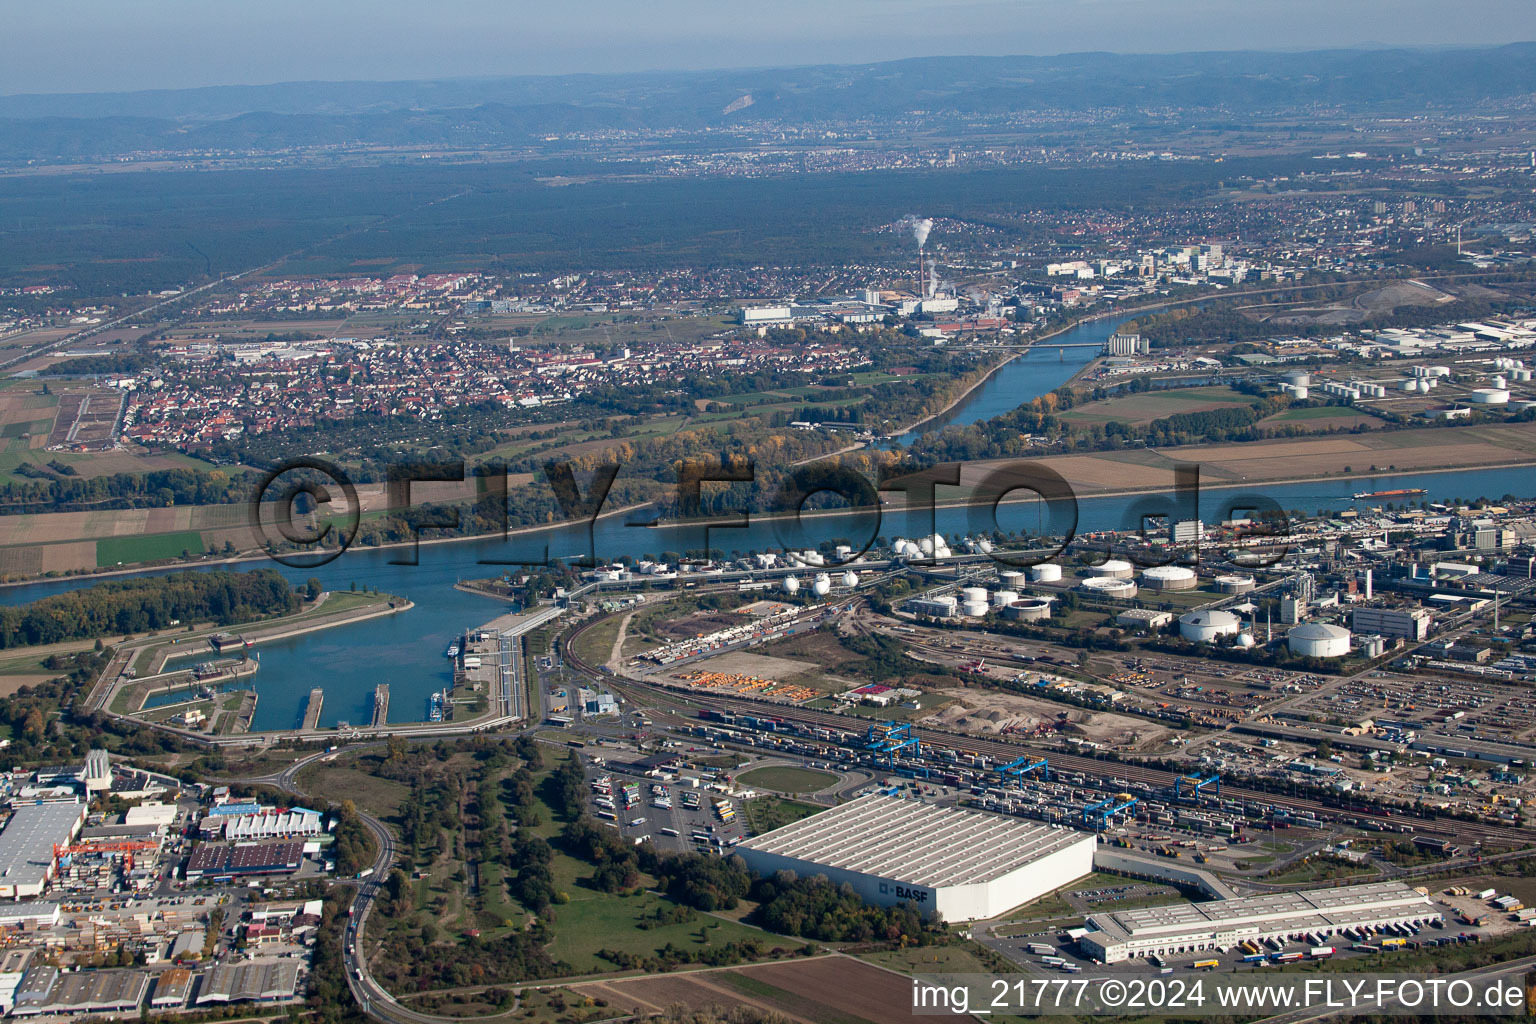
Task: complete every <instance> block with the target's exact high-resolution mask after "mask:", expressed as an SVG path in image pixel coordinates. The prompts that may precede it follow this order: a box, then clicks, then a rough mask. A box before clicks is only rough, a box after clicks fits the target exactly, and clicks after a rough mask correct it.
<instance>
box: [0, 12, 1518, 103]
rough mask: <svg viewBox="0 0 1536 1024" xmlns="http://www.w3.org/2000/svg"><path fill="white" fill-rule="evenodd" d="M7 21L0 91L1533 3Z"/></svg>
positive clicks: (999, 43)
mask: <svg viewBox="0 0 1536 1024" xmlns="http://www.w3.org/2000/svg"><path fill="white" fill-rule="evenodd" d="M3 16H4V19H5V23H4V28H3V30H0V94H9V93H18V92H95V91H108V90H110V91H117V90H131V89H152V88H179V87H186V86H199V85H229V84H250V83H266V82H284V81H294V80H304V79H331V80H346V79H373V80H391V79H412V78H445V77H454V76H464V75H501V74H556V73H565V72H602V71H633V70H643V69H656V68H705V67H745V66H764V65H781V64H809V63H863V62H867V61H877V60H889V59H894V58H899V57H911V56H926V55H935V54H1009V53H1030V54H1051V53H1066V52H1074V51H1081V50H1111V51H1117V52H1154V51H1161V52H1168V51H1180V50H1213V49H1255V48H1257V49H1300V48H1323V47H1336V46H1352V45H1357V44H1368V43H1381V44H1392V45H1413V46H1433V45H1455V44H1476V43H1504V42H1513V41H1516V40H1529V39H1536V4H1533V3H1532V2H1531V0H756V2H752V3H744V2H740V0H544V2H541V3H526V2H522V0H410V2H402V0H54V2H46V0H45V2H30V3H29V2H16V3H9V4H6V5H5V9H4V15H3Z"/></svg>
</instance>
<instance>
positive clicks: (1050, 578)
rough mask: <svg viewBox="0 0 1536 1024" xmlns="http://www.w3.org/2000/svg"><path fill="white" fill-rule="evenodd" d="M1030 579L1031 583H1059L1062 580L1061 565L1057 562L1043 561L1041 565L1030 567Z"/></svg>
mask: <svg viewBox="0 0 1536 1024" xmlns="http://www.w3.org/2000/svg"><path fill="white" fill-rule="evenodd" d="M1029 581H1030V582H1031V583H1058V582H1060V581H1061V566H1059V565H1057V564H1056V563H1055V562H1041V563H1040V564H1039V565H1032V566H1030V567H1029Z"/></svg>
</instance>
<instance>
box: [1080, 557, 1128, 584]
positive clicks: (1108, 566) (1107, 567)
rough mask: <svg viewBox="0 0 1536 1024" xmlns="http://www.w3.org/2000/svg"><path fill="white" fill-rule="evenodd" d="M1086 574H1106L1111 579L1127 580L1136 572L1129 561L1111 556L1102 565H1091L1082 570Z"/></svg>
mask: <svg viewBox="0 0 1536 1024" xmlns="http://www.w3.org/2000/svg"><path fill="white" fill-rule="evenodd" d="M1083 573H1084V574H1085V575H1088V576H1107V577H1109V578H1111V579H1117V580H1128V579H1130V578H1131V577H1132V576H1134V575H1135V574H1136V570H1135V568H1134V567H1132V565H1131V563H1130V562H1127V561H1125V560H1124V559H1120V558H1111V559H1109V560H1108V561H1106V562H1105V563H1104V564H1103V565H1093V566H1089V567H1088V568H1086V569H1084V570H1083Z"/></svg>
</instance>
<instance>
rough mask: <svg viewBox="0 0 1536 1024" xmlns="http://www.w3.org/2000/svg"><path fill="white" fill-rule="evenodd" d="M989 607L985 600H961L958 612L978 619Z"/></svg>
mask: <svg viewBox="0 0 1536 1024" xmlns="http://www.w3.org/2000/svg"><path fill="white" fill-rule="evenodd" d="M989 607H990V606H989V605H988V604H987V602H985V601H961V602H960V614H961V615H964V616H967V617H969V618H972V619H979V618H981V617H982V616H984V615H986V614H987V609H988V608H989Z"/></svg>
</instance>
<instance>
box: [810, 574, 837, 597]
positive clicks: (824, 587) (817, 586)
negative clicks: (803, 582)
mask: <svg viewBox="0 0 1536 1024" xmlns="http://www.w3.org/2000/svg"><path fill="white" fill-rule="evenodd" d="M831 589H832V577H830V576H828V575H827V574H826V573H824V572H822V573H817V574H816V580H815V582H814V583H812V584H811V593H813V594H815V595H816V596H817V597H826V596H827V593H828V591H830V590H831Z"/></svg>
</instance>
